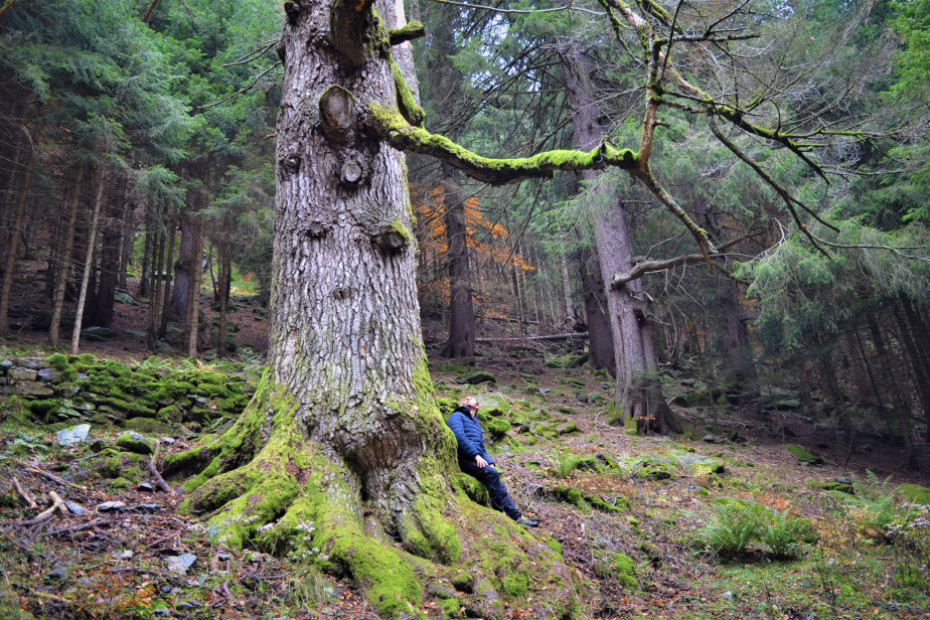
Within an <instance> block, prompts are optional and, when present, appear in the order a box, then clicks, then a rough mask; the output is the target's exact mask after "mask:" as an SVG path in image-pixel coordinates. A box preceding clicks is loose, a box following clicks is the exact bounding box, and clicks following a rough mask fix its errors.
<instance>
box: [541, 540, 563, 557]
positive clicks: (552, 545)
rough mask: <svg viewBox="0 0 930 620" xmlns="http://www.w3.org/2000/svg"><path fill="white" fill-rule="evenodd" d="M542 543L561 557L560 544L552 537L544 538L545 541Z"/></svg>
mask: <svg viewBox="0 0 930 620" xmlns="http://www.w3.org/2000/svg"><path fill="white" fill-rule="evenodd" d="M544 542H545V543H546V546H548V547H549V548H550V549H552V550H553V551H555V552H556V553H557V554H559V556H561V555H562V543H560V542H559V541H558V540H556V539H555V538H554V537H552V536H546V540H545V541H544Z"/></svg>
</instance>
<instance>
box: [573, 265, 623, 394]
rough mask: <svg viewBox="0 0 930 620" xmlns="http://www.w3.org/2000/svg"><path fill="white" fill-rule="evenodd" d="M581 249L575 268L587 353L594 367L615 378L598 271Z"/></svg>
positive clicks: (611, 345) (612, 352)
mask: <svg viewBox="0 0 930 620" xmlns="http://www.w3.org/2000/svg"><path fill="white" fill-rule="evenodd" d="M593 254H594V253H593V252H591V250H590V249H588V248H584V249H582V250H581V251H580V252H579V255H578V263H579V264H578V269H579V272H580V275H581V284H582V287H583V288H584V309H585V316H586V318H587V322H588V351H589V353H590V354H591V363H592V364H593V365H594V367H595V368H606V369H607V371H608V372H609V373H610V375H611V376H612V377H614V378H616V376H617V360H616V358H615V357H614V340H613V335H612V334H611V333H610V321H609V320H608V319H607V314H606V310H607V299H606V298H605V294H604V291H605V290H606V289H605V288H604V281H603V280H602V279H601V268H600V265H599V263H598V261H597V258H596V256H594V255H593Z"/></svg>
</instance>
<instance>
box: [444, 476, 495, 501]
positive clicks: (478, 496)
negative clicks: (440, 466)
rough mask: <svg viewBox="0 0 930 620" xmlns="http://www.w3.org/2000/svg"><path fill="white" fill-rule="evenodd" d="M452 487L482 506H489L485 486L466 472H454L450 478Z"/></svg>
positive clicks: (489, 499)
mask: <svg viewBox="0 0 930 620" xmlns="http://www.w3.org/2000/svg"><path fill="white" fill-rule="evenodd" d="M452 487H453V488H454V489H456V490H457V491H459V492H460V493H461V494H463V495H465V496H466V497H468V499H470V500H471V501H473V502H475V503H477V504H481V505H482V506H489V505H490V504H491V498H490V497H489V496H488V490H487V488H485V486H484V485H483V484H481V482H479V481H478V480H476V479H475V478H472V477H471V476H469V475H468V474H466V473H461V472H460V473H458V474H456V476H455V477H454V478H453V479H452Z"/></svg>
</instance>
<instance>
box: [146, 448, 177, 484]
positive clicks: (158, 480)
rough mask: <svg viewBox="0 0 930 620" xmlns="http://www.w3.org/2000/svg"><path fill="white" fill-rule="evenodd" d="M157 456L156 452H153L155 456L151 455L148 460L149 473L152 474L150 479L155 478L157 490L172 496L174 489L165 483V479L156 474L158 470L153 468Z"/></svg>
mask: <svg viewBox="0 0 930 620" xmlns="http://www.w3.org/2000/svg"><path fill="white" fill-rule="evenodd" d="M156 456H158V450H157V449H156V450H155V454H153V455H152V458H151V459H149V472H150V473H151V474H152V477H153V478H155V484H156V485H158V488H159V489H161V490H162V491H164V492H165V493H167V494H168V495H174V488H173V487H172V486H171V485H170V484H168V483H167V482H165V479H164V478H162V477H161V474H160V473H159V472H158V469H157V468H156V467H155V457H156Z"/></svg>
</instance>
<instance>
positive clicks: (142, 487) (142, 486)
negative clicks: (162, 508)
mask: <svg viewBox="0 0 930 620" xmlns="http://www.w3.org/2000/svg"><path fill="white" fill-rule="evenodd" d="M136 490H139V491H142V492H143V493H154V492H155V487H153V486H152V485H150V484H149V483H148V482H140V483H139V484H138V485H136Z"/></svg>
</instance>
